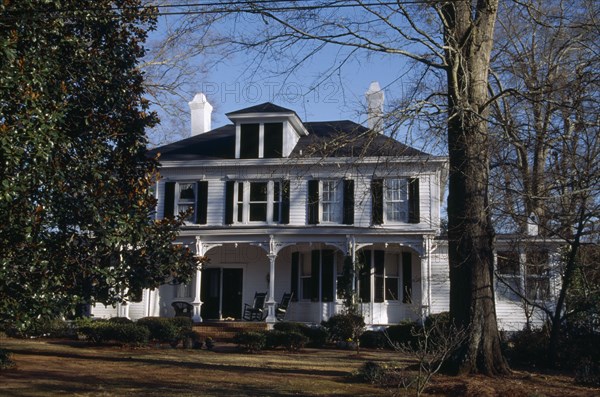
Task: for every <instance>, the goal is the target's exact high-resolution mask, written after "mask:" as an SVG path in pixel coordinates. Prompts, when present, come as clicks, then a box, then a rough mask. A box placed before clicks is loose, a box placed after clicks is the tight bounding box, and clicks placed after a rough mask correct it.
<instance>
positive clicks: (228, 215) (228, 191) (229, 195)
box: [225, 181, 235, 225]
mask: <svg viewBox="0 0 600 397" xmlns="http://www.w3.org/2000/svg"><path fill="white" fill-rule="evenodd" d="M234 185H235V181H227V182H225V224H226V225H231V224H233V191H234V189H233V188H234Z"/></svg>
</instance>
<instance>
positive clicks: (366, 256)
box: [359, 250, 371, 302]
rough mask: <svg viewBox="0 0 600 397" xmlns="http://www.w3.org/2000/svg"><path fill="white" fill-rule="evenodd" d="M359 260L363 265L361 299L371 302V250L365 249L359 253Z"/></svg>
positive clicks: (361, 271) (361, 270)
mask: <svg viewBox="0 0 600 397" xmlns="http://www.w3.org/2000/svg"><path fill="white" fill-rule="evenodd" d="M359 260H360V261H361V264H362V267H361V269H360V279H359V282H360V291H359V295H360V300H361V301H362V302H371V251H370V250H363V251H361V252H360V253H359Z"/></svg>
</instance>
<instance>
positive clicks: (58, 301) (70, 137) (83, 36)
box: [0, 0, 196, 324]
mask: <svg viewBox="0 0 600 397" xmlns="http://www.w3.org/2000/svg"><path fill="white" fill-rule="evenodd" d="M141 4H142V2H141V1H140V0H119V1H116V0H115V1H112V0H19V1H3V2H0V16H1V21H0V164H1V166H0V322H7V323H14V324H19V323H23V324H26V323H28V322H29V321H32V320H33V319H37V318H39V317H40V316H41V317H49V318H53V317H56V316H59V315H71V314H72V313H73V312H74V311H79V312H80V313H79V314H81V312H82V310H81V309H82V308H83V307H85V305H87V304H92V303H95V302H102V303H106V304H109V305H110V304H114V303H116V302H121V301H123V300H124V299H126V298H130V299H131V300H135V299H138V298H140V297H141V293H142V291H143V289H144V288H153V287H156V286H158V285H160V284H161V283H162V282H163V281H164V279H165V278H166V277H168V276H171V275H172V274H177V277H178V278H179V279H182V280H183V281H185V280H186V278H189V277H190V275H192V274H193V272H194V271H195V268H196V261H195V259H194V258H193V255H192V253H191V252H190V250H189V249H187V248H184V247H181V246H175V245H173V244H172V241H173V239H174V238H175V237H176V235H177V229H178V226H179V225H180V223H181V222H179V221H172V220H161V221H155V220H154V219H153V217H152V214H153V211H154V210H155V204H156V203H155V199H154V196H153V194H152V193H151V192H150V188H151V187H152V186H153V184H154V181H155V178H156V168H157V163H156V161H155V160H153V159H148V158H146V144H147V140H146V136H145V129H146V127H149V126H152V125H154V124H155V123H156V117H155V115H154V114H153V113H152V112H150V111H149V110H148V102H147V101H146V100H144V99H143V96H144V90H143V84H142V83H143V76H142V73H141V71H140V69H139V67H138V66H139V65H138V61H139V59H140V58H141V57H142V56H143V55H144V48H143V46H142V43H143V41H144V40H145V38H146V31H147V30H148V29H149V28H151V27H152V26H153V25H154V19H153V16H152V14H151V13H152V10H151V9H150V8H144V7H140V5H141ZM67 10H68V11H67Z"/></svg>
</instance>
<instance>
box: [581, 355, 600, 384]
mask: <svg viewBox="0 0 600 397" xmlns="http://www.w3.org/2000/svg"><path fill="white" fill-rule="evenodd" d="M575 383H577V384H579V385H584V386H592V387H598V386H600V363H599V362H598V359H597V358H596V360H592V359H590V358H589V357H586V358H584V359H582V360H581V361H580V362H579V364H578V365H577V367H576V368H575Z"/></svg>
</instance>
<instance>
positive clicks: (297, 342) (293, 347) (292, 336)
mask: <svg viewBox="0 0 600 397" xmlns="http://www.w3.org/2000/svg"><path fill="white" fill-rule="evenodd" d="M307 343H308V338H307V337H306V336H304V335H303V334H301V333H300V332H294V331H290V332H284V333H283V335H282V336H281V345H282V346H283V347H284V348H285V349H286V350H287V351H290V352H297V351H299V350H302V349H303V348H304V346H306V344H307Z"/></svg>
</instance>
